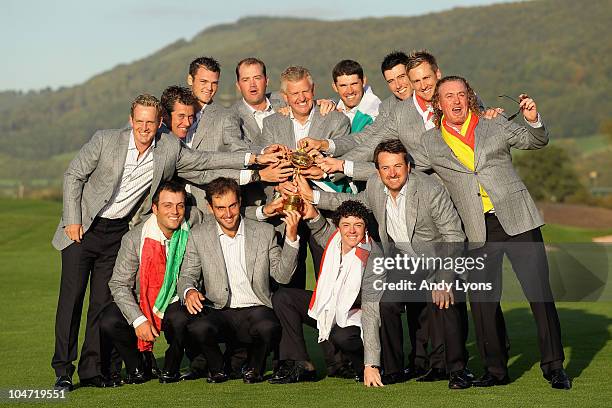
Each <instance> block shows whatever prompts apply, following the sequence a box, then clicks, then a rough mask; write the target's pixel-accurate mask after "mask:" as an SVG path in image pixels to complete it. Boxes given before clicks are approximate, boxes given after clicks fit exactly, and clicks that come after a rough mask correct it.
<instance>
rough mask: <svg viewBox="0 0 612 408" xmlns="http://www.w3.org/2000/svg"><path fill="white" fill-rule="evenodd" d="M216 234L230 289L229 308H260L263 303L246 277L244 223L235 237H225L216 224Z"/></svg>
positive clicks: (241, 223)
mask: <svg viewBox="0 0 612 408" xmlns="http://www.w3.org/2000/svg"><path fill="white" fill-rule="evenodd" d="M217 233H218V235H219V242H220V243H221V250H222V251H223V259H224V260H225V269H226V270H227V279H228V282H229V288H230V295H229V296H230V303H229V307H231V308H236V307H249V306H261V305H263V303H262V302H261V301H260V300H259V298H258V297H257V295H255V292H253V287H252V286H251V282H250V281H249V279H248V277H247V268H246V257H245V251H244V240H245V238H244V222H242V220H241V221H240V226H239V227H238V231H237V232H236V235H235V236H234V237H233V238H232V237H230V236H229V235H226V234H225V233H224V232H223V230H222V229H221V226H220V225H219V224H218V223H217Z"/></svg>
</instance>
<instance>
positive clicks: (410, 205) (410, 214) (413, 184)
mask: <svg viewBox="0 0 612 408" xmlns="http://www.w3.org/2000/svg"><path fill="white" fill-rule="evenodd" d="M418 206H419V196H418V195H417V181H416V180H415V178H414V177H412V176H410V175H408V185H407V186H406V229H407V231H408V236H409V237H410V242H412V234H413V233H414V226H415V224H416V219H417V216H418Z"/></svg>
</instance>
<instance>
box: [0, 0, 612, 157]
mask: <svg viewBox="0 0 612 408" xmlns="http://www.w3.org/2000/svg"><path fill="white" fill-rule="evenodd" d="M611 11H612V3H610V2H608V1H605V0H594V1H589V2H574V1H571V0H559V1H557V0H554V1H553V0H542V1H530V2H520V3H509V4H498V5H493V6H487V7H473V8H458V9H454V10H451V11H447V12H442V13H435V14H428V15H425V16H418V17H388V18H365V19H360V20H346V21H333V22H330V21H318V20H312V19H298V18H266V17H252V18H245V19H242V20H239V21H238V22H236V23H233V24H224V25H218V26H215V27H211V28H209V29H206V30H204V31H202V32H201V33H200V34H198V35H196V36H195V37H194V38H193V39H192V40H190V41H185V40H180V41H177V42H175V43H173V44H170V45H168V46H166V47H165V48H163V49H161V50H159V51H158V52H156V53H154V54H152V55H150V56H148V57H146V58H143V59H140V60H138V61H134V62H132V63H129V64H122V65H119V66H116V67H114V68H113V69H111V70H109V71H107V72H105V73H103V74H100V75H97V76H95V77H93V78H91V79H90V80H88V81H87V82H85V83H84V84H82V85H78V86H74V87H70V88H60V89H58V90H51V89H45V90H41V91H38V92H29V93H26V94H23V93H18V92H12V91H9V92H2V93H0V113H1V114H2V117H3V120H2V121H1V122H0V152H2V153H4V154H5V155H8V156H12V157H14V158H19V159H21V158H29V159H44V158H48V157H51V156H54V155H58V154H62V153H66V152H70V151H74V150H77V149H78V148H79V147H80V146H81V145H82V144H83V143H84V142H85V141H86V140H87V139H88V138H89V137H91V135H92V134H93V132H94V131H95V130H96V129H99V128H112V127H119V126H121V125H123V124H124V123H125V121H126V116H127V114H128V110H129V102H130V100H131V99H133V97H134V96H135V95H137V94H139V93H142V92H150V93H153V94H157V95H159V94H160V93H161V91H162V90H163V88H165V87H166V86H167V85H170V84H179V83H184V81H185V76H186V72H187V66H188V64H189V62H190V61H191V60H192V59H193V58H194V57H197V56H201V55H213V56H215V57H216V58H218V59H219V61H220V62H221V64H222V66H223V75H222V83H221V87H220V92H219V93H220V97H219V98H218V99H221V100H222V101H224V102H227V103H229V102H231V101H232V100H233V99H235V98H236V92H235V89H234V84H233V82H234V75H233V69H234V65H235V63H236V62H237V61H238V60H240V59H241V58H243V57H246V56H251V55H255V56H258V57H260V58H262V59H263V60H264V61H266V63H267V65H268V68H269V69H268V72H269V76H270V78H271V88H273V89H275V88H276V87H277V82H278V80H277V78H278V75H279V73H280V72H281V70H282V69H284V68H285V67H286V66H288V65H290V64H303V65H305V66H307V67H309V68H310V69H311V70H312V72H313V74H314V77H315V81H317V82H318V84H319V86H318V88H317V92H318V96H326V97H329V96H332V95H333V93H332V90H331V87H330V86H329V83H330V82H331V73H330V71H331V67H332V66H333V65H334V64H335V63H336V62H337V61H339V60H340V59H342V58H352V59H356V60H358V61H360V62H361V63H362V64H363V65H364V67H365V69H366V73H367V74H368V75H369V79H370V83H371V84H372V85H373V87H374V89H375V91H376V92H377V93H378V94H379V95H380V96H381V97H386V96H387V95H388V91H387V90H386V87H385V85H384V82H383V79H382V77H381V75H380V70H379V65H380V61H381V60H382V58H383V57H384V55H385V54H387V53H388V52H390V51H391V50H393V49H402V50H406V51H410V50H411V49H414V48H427V49H429V50H431V51H432V52H433V53H435V54H436V55H437V57H438V59H439V62H440V64H441V66H442V69H443V72H444V73H446V74H461V75H464V76H466V77H467V78H468V79H469V80H470V82H471V83H472V85H473V86H474V87H475V89H476V90H477V91H478V92H479V94H480V95H481V96H482V98H483V99H484V100H485V101H486V102H487V103H488V104H489V105H498V104H500V103H501V104H502V106H504V102H503V101H502V102H500V101H499V100H498V99H497V98H496V95H499V94H501V93H505V94H511V95H517V94H519V93H520V92H523V91H528V92H529V93H530V94H531V95H532V96H533V97H534V98H536V100H537V101H539V103H540V108H541V111H542V112H543V114H544V116H545V117H546V119H547V121H548V123H549V124H550V127H551V129H552V131H553V133H554V135H555V137H557V138H559V137H569V136H583V135H588V134H593V133H595V132H596V131H597V129H598V128H599V126H600V123H601V122H602V121H604V120H605V119H607V118H608V117H609V112H610V110H611V109H610V108H611V104H610V99H609V98H608V97H607V96H608V95H607V94H608V91H609V89H610V78H611V77H612V75H611V73H612V64H611V59H610V55H611V54H612V49H611V48H612V46H611V43H610V41H609V40H608V39H609V38H610V34H611V31H612V30H611V29H610V27H609V24H608V23H607V22H608V20H609V17H610V15H611V14H612V13H611ZM125 41H132V39H130V38H126V39H125ZM101 52H103V50H101ZM66 57H67V58H68V57H69V56H68V54H67V56H66ZM77 57H78V56H77ZM41 69H44V67H41ZM506 108H507V109H508V110H512V109H514V107H513V106H511V105H508V106H506ZM16 141H19V142H18V143H16Z"/></svg>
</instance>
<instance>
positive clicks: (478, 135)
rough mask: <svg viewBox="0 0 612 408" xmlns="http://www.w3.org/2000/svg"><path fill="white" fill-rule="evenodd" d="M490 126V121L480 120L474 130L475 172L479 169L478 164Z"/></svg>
mask: <svg viewBox="0 0 612 408" xmlns="http://www.w3.org/2000/svg"><path fill="white" fill-rule="evenodd" d="M489 126H490V121H488V120H483V119H480V120H479V121H478V124H477V125H476V128H475V129H474V170H476V169H477V168H478V162H479V160H480V156H481V155H482V151H483V149H484V145H485V135H486V134H487V130H488V128H489Z"/></svg>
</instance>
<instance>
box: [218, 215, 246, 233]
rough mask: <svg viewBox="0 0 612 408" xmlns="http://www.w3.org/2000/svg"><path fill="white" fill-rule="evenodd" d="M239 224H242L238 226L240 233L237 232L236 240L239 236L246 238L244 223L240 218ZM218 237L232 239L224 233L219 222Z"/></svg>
mask: <svg viewBox="0 0 612 408" xmlns="http://www.w3.org/2000/svg"><path fill="white" fill-rule="evenodd" d="M239 222H240V224H239V225H238V231H236V235H235V236H234V238H236V237H237V236H239V235H241V236H244V222H242V217H240V221H239ZM217 235H219V236H220V237H221V236H223V235H225V236H226V237H228V238H231V237H230V236H229V235H227V234H226V233H225V232H223V230H222V229H221V226H220V225H219V223H218V222H217Z"/></svg>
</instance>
